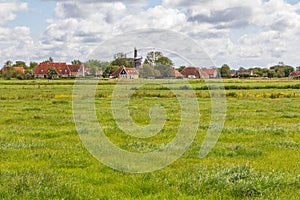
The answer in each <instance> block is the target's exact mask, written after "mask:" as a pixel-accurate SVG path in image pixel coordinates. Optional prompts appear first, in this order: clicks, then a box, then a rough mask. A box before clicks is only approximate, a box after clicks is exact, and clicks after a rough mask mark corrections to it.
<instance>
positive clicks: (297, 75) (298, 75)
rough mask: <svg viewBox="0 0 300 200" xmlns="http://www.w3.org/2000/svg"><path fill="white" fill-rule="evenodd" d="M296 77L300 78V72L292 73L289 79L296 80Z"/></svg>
mask: <svg viewBox="0 0 300 200" xmlns="http://www.w3.org/2000/svg"><path fill="white" fill-rule="evenodd" d="M296 77H300V71H295V72H292V73H290V75H289V78H296Z"/></svg>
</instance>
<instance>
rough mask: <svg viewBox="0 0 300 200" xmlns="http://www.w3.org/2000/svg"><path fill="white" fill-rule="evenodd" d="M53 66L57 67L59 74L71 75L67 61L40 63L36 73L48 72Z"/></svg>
mask: <svg viewBox="0 0 300 200" xmlns="http://www.w3.org/2000/svg"><path fill="white" fill-rule="evenodd" d="M50 67H52V68H55V69H56V71H57V73H58V74H59V75H70V74H71V71H70V69H69V67H68V65H67V64H66V63H53V62H43V63H40V64H39V65H38V66H37V67H36V68H35V69H34V74H35V75H37V74H47V71H48V69H49V68H50Z"/></svg>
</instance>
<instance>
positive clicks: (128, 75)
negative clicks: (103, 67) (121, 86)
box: [109, 66, 139, 79]
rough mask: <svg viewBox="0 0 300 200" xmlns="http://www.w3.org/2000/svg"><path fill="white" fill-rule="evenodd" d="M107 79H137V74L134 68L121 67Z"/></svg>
mask: <svg viewBox="0 0 300 200" xmlns="http://www.w3.org/2000/svg"><path fill="white" fill-rule="evenodd" d="M109 77H110V78H123V79H138V78H139V73H138V71H137V69H135V68H126V67H125V66H121V67H119V68H118V69H117V70H116V71H115V72H113V73H112V74H110V76H109Z"/></svg>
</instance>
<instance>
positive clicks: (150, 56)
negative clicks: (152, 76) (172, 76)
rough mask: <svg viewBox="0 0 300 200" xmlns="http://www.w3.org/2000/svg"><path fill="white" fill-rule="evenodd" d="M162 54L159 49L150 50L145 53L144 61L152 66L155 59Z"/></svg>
mask: <svg viewBox="0 0 300 200" xmlns="http://www.w3.org/2000/svg"><path fill="white" fill-rule="evenodd" d="M162 56H163V54H162V52H160V51H151V52H149V53H147V56H146V58H145V61H144V63H145V64H150V65H151V66H154V65H155V64H156V60H157V59H158V58H160V57H162Z"/></svg>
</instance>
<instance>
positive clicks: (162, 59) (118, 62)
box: [0, 51, 300, 79]
mask: <svg viewBox="0 0 300 200" xmlns="http://www.w3.org/2000/svg"><path fill="white" fill-rule="evenodd" d="M43 62H54V59H53V58H52V57H49V59H47V60H45V61H43ZM71 63H72V64H84V65H85V68H89V69H90V73H91V76H96V74H97V71H102V76H103V77H104V78H105V77H109V75H110V74H112V73H113V72H114V71H116V70H117V69H118V68H119V67H120V66H125V67H127V68H133V67H134V58H127V57H126V54H125V53H117V54H115V55H114V57H113V60H112V61H110V62H109V61H101V60H95V59H92V60H88V61H86V62H81V61H80V60H73V61H71ZM16 66H18V67H23V68H24V69H25V72H24V73H22V72H20V71H17V70H14V67H16ZM37 66H38V63H37V62H30V63H29V65H28V66H27V65H26V63H25V62H24V61H16V62H15V63H13V62H12V61H6V62H5V63H4V66H3V67H4V68H6V69H7V70H5V72H4V71H3V70H1V72H0V73H1V74H0V75H1V76H2V77H3V78H6V79H10V78H18V79H24V78H34V69H35V67H37ZM173 67H174V62H173V61H172V60H171V59H170V58H169V57H167V56H165V55H164V54H163V53H162V52H159V51H151V52H148V53H147V55H146V57H145V59H144V62H143V63H142V65H141V67H140V68H139V69H138V71H139V75H140V77H142V78H147V77H171V76H173V75H174V70H173ZM184 68H185V66H180V67H179V68H177V69H178V71H179V72H181V71H182V70H183V69H184ZM216 69H217V70H218V72H219V74H220V76H221V77H222V78H233V77H238V78H248V77H268V78H272V77H277V78H282V77H288V76H289V74H290V73H291V72H293V71H294V70H295V69H294V67H292V66H289V65H285V64H284V63H279V64H278V65H275V66H272V67H270V69H267V68H260V67H255V68H249V69H245V68H243V67H240V68H239V69H238V70H232V69H231V68H230V66H229V65H227V64H224V65H222V66H221V67H220V68H216ZM50 70H52V71H53V69H50ZM54 70H55V69H54ZM296 70H300V66H299V67H297V68H296ZM52 71H51V73H54V72H52ZM49 73H50V72H49Z"/></svg>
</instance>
